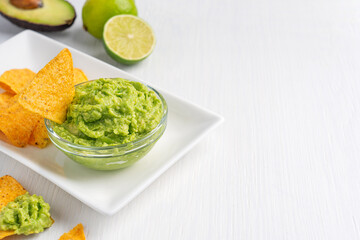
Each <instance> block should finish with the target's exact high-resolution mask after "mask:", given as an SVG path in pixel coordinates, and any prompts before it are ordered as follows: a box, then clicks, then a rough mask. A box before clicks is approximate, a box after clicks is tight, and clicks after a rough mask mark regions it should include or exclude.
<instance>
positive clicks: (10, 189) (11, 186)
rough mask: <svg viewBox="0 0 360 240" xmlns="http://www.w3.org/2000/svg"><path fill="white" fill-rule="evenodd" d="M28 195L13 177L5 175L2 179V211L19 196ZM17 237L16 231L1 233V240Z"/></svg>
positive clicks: (0, 202) (0, 204) (0, 198)
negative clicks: (12, 236)
mask: <svg viewBox="0 0 360 240" xmlns="http://www.w3.org/2000/svg"><path fill="white" fill-rule="evenodd" d="M25 193H26V190H25V188H24V187H23V186H21V184H20V183H19V182H18V181H16V180H15V179H14V178H13V177H11V176H9V175H5V176H3V177H1V178H0V210H1V209H2V208H3V207H5V206H6V205H7V204H8V203H9V202H12V201H14V200H15V198H17V197H18V196H21V195H23V194H25ZM11 235H15V232H14V231H1V230H0V239H3V238H5V237H7V236H11Z"/></svg>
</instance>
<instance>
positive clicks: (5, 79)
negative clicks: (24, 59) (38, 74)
mask: <svg viewBox="0 0 360 240" xmlns="http://www.w3.org/2000/svg"><path fill="white" fill-rule="evenodd" d="M34 77H35V73H34V72H33V71H31V70H30V69H27V68H24V69H12V70H9V71H6V72H4V73H3V74H2V75H1V76H0V88H2V89H4V90H6V91H8V92H10V93H13V94H19V93H20V92H21V91H22V90H24V89H25V88H26V86H27V85H28V84H29V83H30V82H31V80H32V79H33V78H34Z"/></svg>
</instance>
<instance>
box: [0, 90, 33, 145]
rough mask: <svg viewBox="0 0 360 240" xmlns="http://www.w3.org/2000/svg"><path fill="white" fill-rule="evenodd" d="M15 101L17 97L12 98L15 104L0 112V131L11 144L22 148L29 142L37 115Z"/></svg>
mask: <svg viewBox="0 0 360 240" xmlns="http://www.w3.org/2000/svg"><path fill="white" fill-rule="evenodd" d="M17 99H18V95H16V96H15V97H14V100H15V102H14V103H13V104H12V105H11V106H10V107H8V108H6V109H3V110H1V111H0V131H2V132H3V133H4V134H5V136H6V137H7V139H8V141H9V142H10V143H11V144H13V145H15V146H17V147H24V146H26V144H27V143H28V142H29V139H30V136H31V133H32V131H33V129H34V127H35V125H36V123H37V122H38V120H39V115H36V114H34V113H32V112H30V111H28V110H26V109H25V108H23V107H22V106H21V105H20V104H19V102H18V101H17Z"/></svg>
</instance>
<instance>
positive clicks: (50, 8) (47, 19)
mask: <svg viewBox="0 0 360 240" xmlns="http://www.w3.org/2000/svg"><path fill="white" fill-rule="evenodd" d="M0 14H1V15H3V16H4V17H5V18H6V19H8V20H9V21H10V22H12V23H14V24H15V25H18V26H19V27H22V28H28V29H32V30H35V31H43V32H52V31H61V30H64V29H66V28H68V27H70V26H71V25H72V24H73V23H74V21H75V18H76V12H75V9H74V7H73V6H72V5H71V4H70V3H68V2H67V1H64V0H41V4H39V6H38V7H36V8H34V9H23V8H19V7H16V6H14V5H13V4H11V1H10V0H0Z"/></svg>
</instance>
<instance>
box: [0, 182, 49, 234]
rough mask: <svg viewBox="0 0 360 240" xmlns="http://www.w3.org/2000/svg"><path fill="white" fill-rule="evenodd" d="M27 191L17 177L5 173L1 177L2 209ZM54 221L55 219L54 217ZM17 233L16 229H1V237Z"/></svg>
mask: <svg viewBox="0 0 360 240" xmlns="http://www.w3.org/2000/svg"><path fill="white" fill-rule="evenodd" d="M26 192H27V191H26V190H25V188H24V187H23V186H21V184H20V183H19V182H18V181H16V180H15V178H13V177H11V176H9V175H5V176H3V177H1V178H0V210H1V209H2V208H3V207H5V206H6V205H7V204H8V203H9V202H12V201H14V200H15V198H17V197H18V196H21V195H24V194H25V193H26ZM51 220H52V222H53V223H54V222H55V221H54V219H52V218H51ZM11 235H15V232H14V231H1V230H0V239H3V238H5V237H7V236H11Z"/></svg>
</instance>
